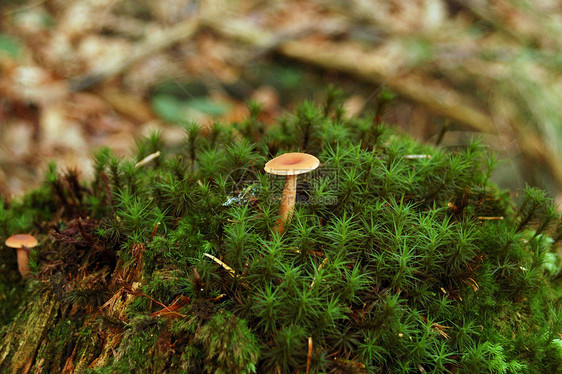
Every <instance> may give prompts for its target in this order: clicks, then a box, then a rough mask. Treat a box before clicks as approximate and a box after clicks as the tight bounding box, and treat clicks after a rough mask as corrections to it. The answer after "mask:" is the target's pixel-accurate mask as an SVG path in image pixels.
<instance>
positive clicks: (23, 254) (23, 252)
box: [16, 246, 31, 279]
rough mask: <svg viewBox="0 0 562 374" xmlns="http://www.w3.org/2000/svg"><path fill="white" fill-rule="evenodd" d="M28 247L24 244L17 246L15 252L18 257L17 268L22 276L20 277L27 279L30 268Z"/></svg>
mask: <svg viewBox="0 0 562 374" xmlns="http://www.w3.org/2000/svg"><path fill="white" fill-rule="evenodd" d="M28 251H29V250H28V249H27V248H26V247H24V246H22V247H20V248H17V250H16V254H17V259H18V270H19V272H20V274H21V276H22V278H24V279H27V278H29V275H30V274H31V270H30V269H29V253H28Z"/></svg>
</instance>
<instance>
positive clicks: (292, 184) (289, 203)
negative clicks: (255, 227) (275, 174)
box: [275, 175, 297, 234]
mask: <svg viewBox="0 0 562 374" xmlns="http://www.w3.org/2000/svg"><path fill="white" fill-rule="evenodd" d="M296 197H297V175H287V180H286V181H285V188H283V197H282V198H281V209H279V219H278V220H277V226H275V231H277V232H278V233H280V234H282V233H283V232H285V224H286V223H287V222H288V221H289V220H290V219H291V216H292V215H293V211H294V210H295V200H296Z"/></svg>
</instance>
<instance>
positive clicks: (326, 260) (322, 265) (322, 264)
mask: <svg viewBox="0 0 562 374" xmlns="http://www.w3.org/2000/svg"><path fill="white" fill-rule="evenodd" d="M327 263H328V257H325V258H324V261H322V263H321V264H320V266H318V272H320V270H322V269H324V266H326V264H327ZM315 282H316V277H314V279H313V280H312V282H311V283H310V287H309V289H312V287H314V283H315Z"/></svg>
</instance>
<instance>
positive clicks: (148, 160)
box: [135, 151, 160, 168]
mask: <svg viewBox="0 0 562 374" xmlns="http://www.w3.org/2000/svg"><path fill="white" fill-rule="evenodd" d="M158 156H160V151H156V152H154V153H152V154H150V155H148V156H146V157H145V158H143V159H142V160H140V161H139V162H137V163H136V164H135V168H139V167H141V166H144V165H146V164H148V163H149V162H150V161H152V160H154V159H155V158H156V157H158Z"/></svg>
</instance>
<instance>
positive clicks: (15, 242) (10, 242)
mask: <svg viewBox="0 0 562 374" xmlns="http://www.w3.org/2000/svg"><path fill="white" fill-rule="evenodd" d="M37 244H38V242H37V239H35V237H34V236H33V235H28V234H18V235H12V236H10V237H9V238H8V239H6V246H8V247H10V248H21V247H26V248H33V247H35V246H36V245H37Z"/></svg>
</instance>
